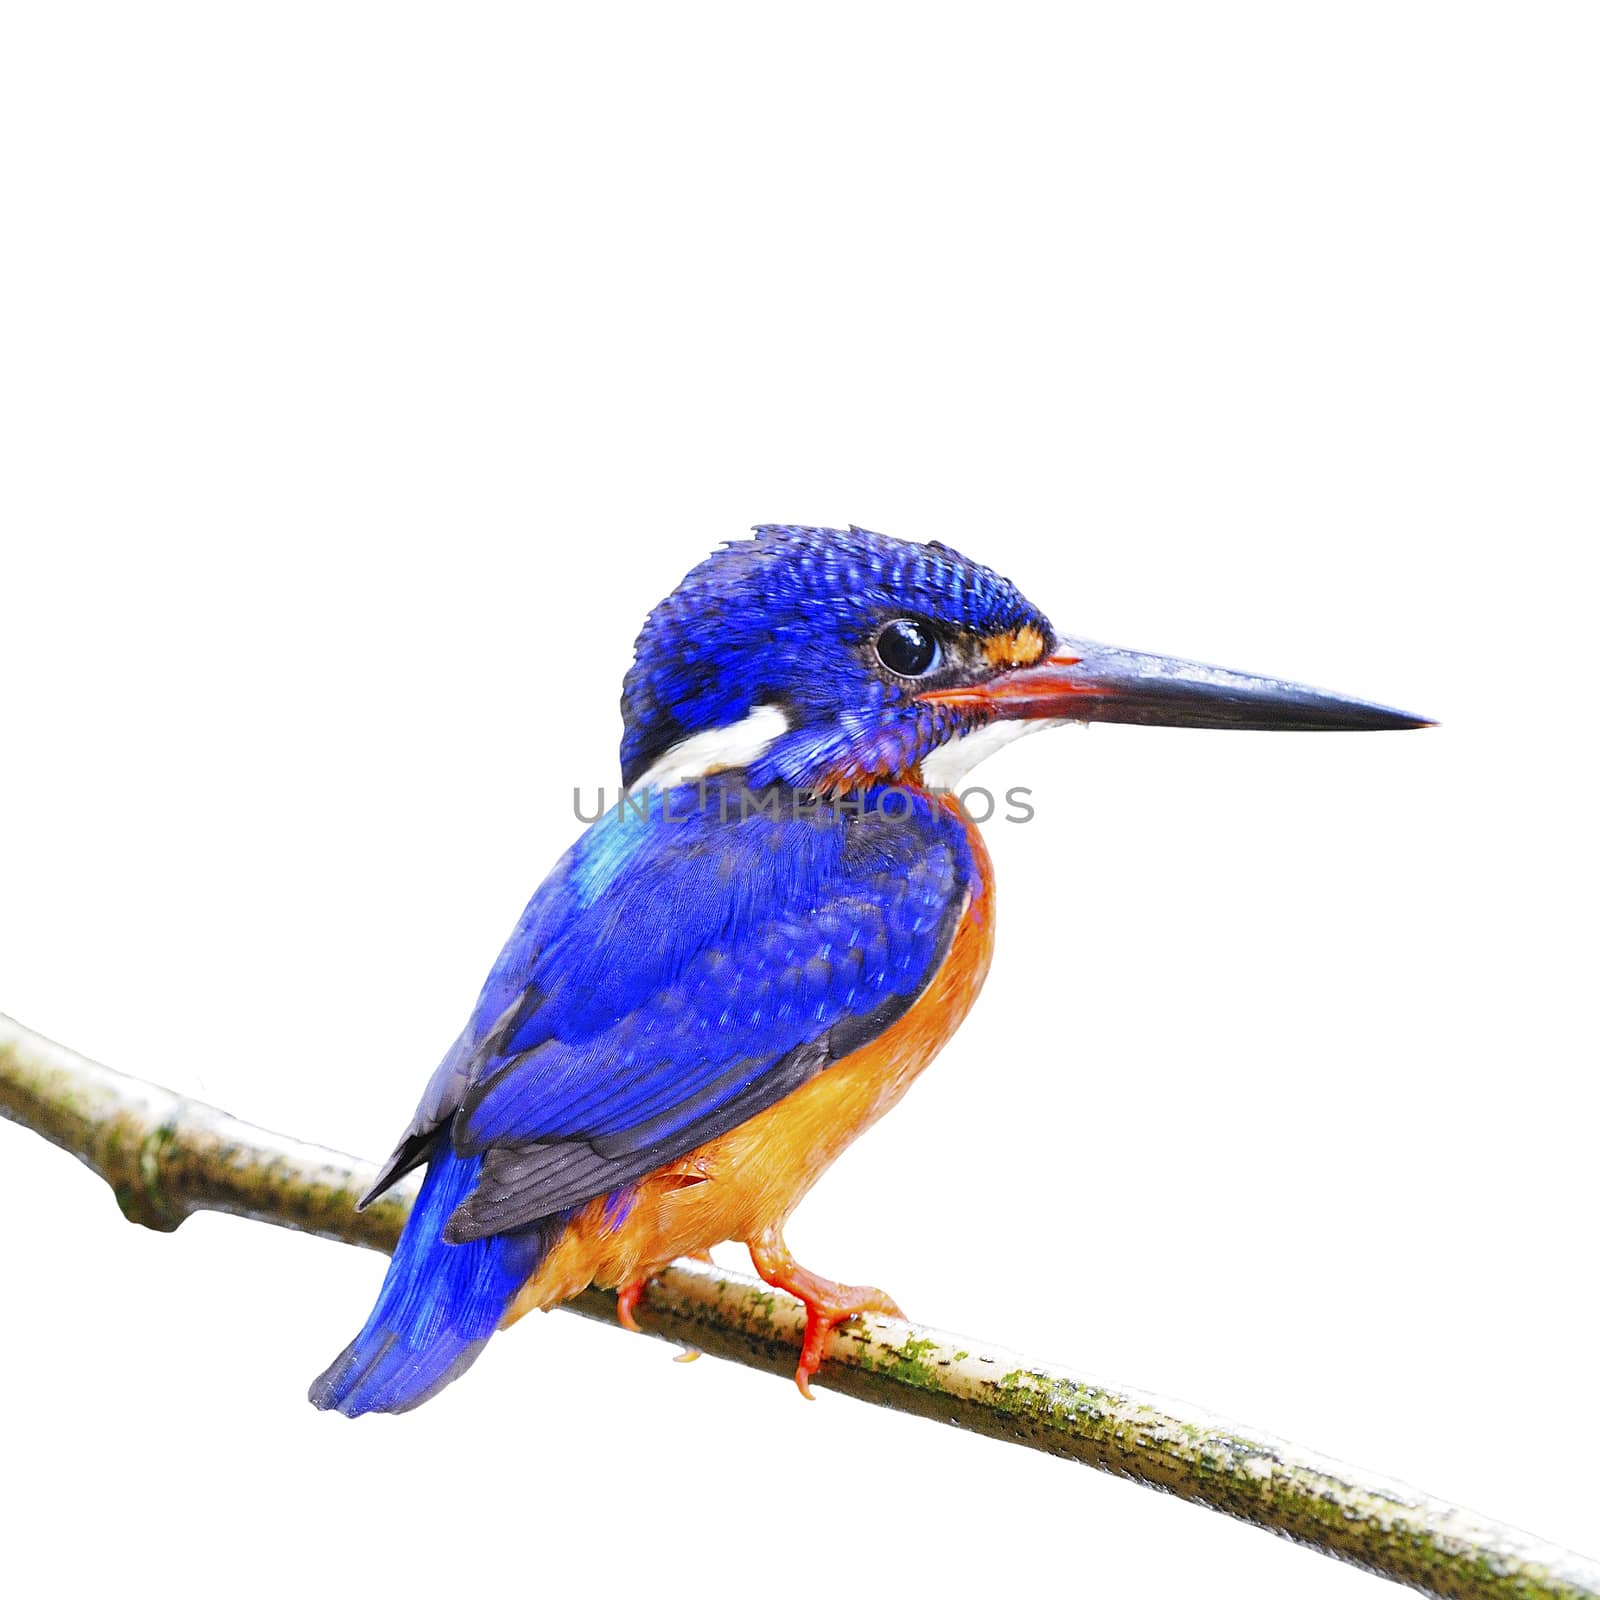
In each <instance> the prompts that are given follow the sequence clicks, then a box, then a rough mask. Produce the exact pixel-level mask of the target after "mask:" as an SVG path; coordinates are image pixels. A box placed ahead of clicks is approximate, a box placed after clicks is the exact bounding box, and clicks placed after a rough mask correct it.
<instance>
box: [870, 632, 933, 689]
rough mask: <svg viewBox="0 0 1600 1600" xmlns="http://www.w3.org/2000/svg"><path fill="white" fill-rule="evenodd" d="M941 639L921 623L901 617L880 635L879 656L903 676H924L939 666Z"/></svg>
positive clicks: (885, 664)
mask: <svg viewBox="0 0 1600 1600" xmlns="http://www.w3.org/2000/svg"><path fill="white" fill-rule="evenodd" d="M940 654H941V652H940V650H939V641H938V640H937V639H935V638H934V636H933V635H932V634H931V633H930V632H929V631H928V629H927V628H925V627H924V626H923V625H922V624H921V623H920V622H912V621H911V620H910V619H909V618H907V617H902V618H901V619H900V620H899V621H898V622H891V623H889V624H888V626H887V627H885V628H884V630H883V632H882V633H880V634H879V635H878V659H879V660H880V661H881V662H882V663H883V664H884V666H886V667H887V668H888V669H889V670H890V671H891V672H894V673H898V674H899V676H900V677H902V678H921V677H923V676H925V675H926V674H927V673H930V672H932V671H933V669H934V668H935V667H936V666H938V665H939V657H940Z"/></svg>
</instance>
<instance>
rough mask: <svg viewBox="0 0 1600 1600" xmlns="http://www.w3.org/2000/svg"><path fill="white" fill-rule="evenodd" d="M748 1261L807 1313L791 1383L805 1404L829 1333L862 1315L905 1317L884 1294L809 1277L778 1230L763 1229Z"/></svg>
mask: <svg viewBox="0 0 1600 1600" xmlns="http://www.w3.org/2000/svg"><path fill="white" fill-rule="evenodd" d="M745 1248H746V1249H747V1250H748V1251H749V1252H750V1260H751V1261H752V1262H753V1263H754V1264H755V1269H756V1271H757V1272H759V1273H760V1274H761V1276H762V1278H763V1279H764V1280H765V1281H766V1282H767V1283H770V1284H771V1285H772V1287H773V1288H774V1289H786V1290H787V1291H788V1292H789V1293H790V1294H792V1295H794V1296H795V1298H796V1299H798V1300H801V1301H803V1302H804V1304H805V1308H806V1339H805V1344H804V1345H803V1346H802V1347H801V1351H800V1365H799V1366H798V1367H797V1368H795V1374H794V1381H795V1386H796V1387H797V1388H798V1389H799V1391H800V1393H801V1394H803V1395H804V1396H805V1397H806V1399H807V1400H809V1399H811V1398H812V1394H811V1378H812V1375H813V1374H814V1373H815V1372H816V1371H817V1369H818V1368H819V1367H820V1366H821V1365H822V1347H823V1345H824V1344H825V1343H826V1342H827V1338H828V1335H829V1333H830V1332H831V1331H832V1330H833V1329H834V1328H835V1327H836V1326H837V1325H838V1324H839V1323H841V1322H845V1321H848V1320H849V1318H851V1317H854V1316H857V1315H859V1314H860V1313H861V1312H863V1311H876V1312H877V1313H878V1314H879V1315H880V1316H884V1317H898V1316H902V1315H903V1314H904V1313H902V1311H901V1310H900V1307H899V1306H897V1305H896V1304H895V1303H894V1301H893V1300H891V1299H890V1298H889V1296H888V1295H886V1294H885V1293H884V1292H883V1290H882V1289H871V1288H856V1287H853V1286H851V1285H850V1284H844V1283H833V1282H832V1281H830V1280H829V1279H827V1278H819V1277H818V1276H817V1274H816V1273H814V1272H809V1271H807V1270H806V1268H804V1267H802V1266H801V1265H800V1263H799V1262H798V1261H796V1260H795V1258H794V1257H793V1256H792V1255H790V1254H789V1247H788V1245H786V1244H785V1243H784V1242H783V1231H782V1229H780V1228H767V1229H765V1230H764V1231H763V1232H761V1233H759V1234H757V1236H756V1237H755V1238H754V1239H748V1240H746V1241H745Z"/></svg>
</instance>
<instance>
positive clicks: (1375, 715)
mask: <svg viewBox="0 0 1600 1600" xmlns="http://www.w3.org/2000/svg"><path fill="white" fill-rule="evenodd" d="M920 698H921V699H923V700H925V701H928V702H930V703H932V704H935V705H951V706H964V707H969V708H972V709H980V708H981V709H982V710H983V711H985V712H986V713H987V714H988V716H989V717H991V718H995V719H1012V718H1027V719H1029V720H1032V719H1035V718H1054V717H1059V718H1065V719H1068V720H1070V721H1073V722H1135V723H1142V724H1144V725H1146V726H1148V727H1162V728H1258V729H1265V730H1271V731H1274V732H1281V731H1287V730H1294V729H1303V730H1308V731H1310V730H1316V731H1334V730H1360V729H1381V728H1430V727H1432V726H1433V723H1432V722H1431V721H1430V719H1429V718H1427V717H1414V716H1412V715H1410V713H1408V712H1405V711H1391V710H1390V709H1389V708H1388V707H1387V706H1376V705H1372V704H1370V703H1369V702H1368V701H1365V700H1350V699H1347V698H1346V697H1345V696H1343V695H1337V694H1325V693H1323V691H1322V690H1320V689H1308V688H1306V687H1305V686H1304V685H1302V684H1298V683H1285V682H1283V680H1282V679H1280V678H1257V677H1253V676H1251V675H1250V674H1249V673H1244V672H1231V671H1229V670H1228V669H1227V668H1226V667H1207V666H1202V665H1201V664H1200V663H1199V662H1198V661H1180V660H1178V659H1177V658H1176V657H1173V656H1153V655H1146V654H1145V653H1144V652H1143V651H1139V650H1121V649H1118V648H1117V647H1116V646H1114V645H1105V644H1094V643H1092V642H1090V641H1089V640H1087V639H1061V640H1058V641H1057V644H1056V650H1055V653H1054V654H1053V655H1051V656H1050V657H1049V658H1048V659H1046V660H1044V661H1041V662H1039V663H1038V664H1037V665H1036V666H1032V667H1021V668H1018V669H1017V670H1015V671H1013V672H1006V673H1002V674H1000V675H999V676H998V677H994V678H990V679H988V680H987V681H986V682H984V683H979V684H969V685H965V686H961V687H951V688H948V689H935V690H932V691H930V692H929V693H927V694H924V695H922V696H921V697H920Z"/></svg>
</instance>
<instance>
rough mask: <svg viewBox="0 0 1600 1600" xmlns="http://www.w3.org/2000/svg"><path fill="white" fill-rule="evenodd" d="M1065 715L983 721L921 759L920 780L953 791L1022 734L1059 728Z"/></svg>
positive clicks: (936, 787)
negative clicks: (964, 779)
mask: <svg viewBox="0 0 1600 1600" xmlns="http://www.w3.org/2000/svg"><path fill="white" fill-rule="evenodd" d="M1070 720H1071V719H1070V718H1067V717H1044V718H1041V719H1039V720H1037V721H1017V722H986V723H984V724H983V726H982V727H980V728H974V729H973V730H972V731H971V732H970V733H962V734H957V736H956V737H955V738H954V739H947V740H946V741H945V742H944V743H943V744H942V745H940V746H939V748H938V749H937V750H935V751H933V752H932V753H931V754H929V755H925V756H924V757H923V758H922V781H923V782H924V783H925V784H927V786H928V787H929V788H930V789H950V790H954V789H955V788H956V787H957V785H958V784H959V783H960V782H961V780H962V779H963V778H964V777H966V775H967V774H968V773H969V772H971V771H972V769H973V768H974V767H975V766H977V764H978V763H979V762H980V761H982V760H984V759H985V758H986V757H988V756H992V755H993V754H994V753H995V751H996V750H1003V749H1004V748H1005V747H1006V746H1007V745H1008V744H1013V743H1015V742H1016V741H1017V740H1018V739H1020V738H1022V736H1023V735H1024V734H1028V733H1037V732H1038V731H1039V729H1041V728H1059V727H1061V726H1062V724H1063V723H1065V722H1067V721H1070Z"/></svg>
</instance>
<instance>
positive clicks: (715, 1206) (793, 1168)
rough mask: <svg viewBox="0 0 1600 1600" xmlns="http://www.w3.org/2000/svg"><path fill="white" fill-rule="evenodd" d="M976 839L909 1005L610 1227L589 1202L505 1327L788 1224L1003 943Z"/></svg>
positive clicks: (889, 1098)
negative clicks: (958, 901) (943, 951)
mask: <svg viewBox="0 0 1600 1600" xmlns="http://www.w3.org/2000/svg"><path fill="white" fill-rule="evenodd" d="M943 803H944V804H945V805H946V806H949V807H952V808H953V807H954V802H953V801H951V800H948V799H946V800H945V801H944V802H943ZM967 836H968V839H969V841H970V843H971V847H972V855H973V859H974V862H975V863H976V866H977V869H978V874H979V879H980V883H981V890H980V891H978V892H975V893H974V894H973V896H972V898H971V900H970V901H969V902H968V904H967V908H966V911H965V912H964V913H963V915H962V918H961V923H960V926H959V927H958V928H957V930H956V936H955V938H954V939H953V940H952V941H951V944H950V950H949V952H948V954H947V955H946V956H945V959H944V962H943V963H942V965H941V966H940V968H939V970H938V972H937V973H935V974H934V977H933V980H932V982H931V983H929V985H928V987H927V988H926V989H924V990H923V992H922V994H921V995H920V996H919V997H918V999H917V1001H916V1003H915V1004H914V1005H913V1006H912V1007H911V1009H910V1010H909V1011H907V1012H906V1013H905V1015H904V1016H902V1017H901V1018H900V1019H899V1020H898V1021H897V1022H895V1023H893V1024H891V1025H890V1026H889V1027H888V1028H886V1029H885V1030H884V1031H883V1032H882V1033H881V1034H880V1035H879V1036H878V1037H877V1038H876V1039H874V1040H873V1041H872V1043H871V1044H868V1045H866V1046H864V1047H863V1048H862V1049H860V1050H858V1051H856V1052H855V1054H854V1055H849V1056H846V1057H845V1058H844V1059H843V1060H842V1061H837V1062H835V1063H834V1064H833V1065H832V1066H831V1067H828V1068H826V1069H825V1070H824V1071H822V1072H820V1073H818V1074H817V1076H816V1077H814V1078H812V1079H811V1080H810V1082H809V1083H805V1084H802V1085H801V1087H800V1088H798V1089H796V1090H795V1091H794V1093H793V1094H791V1095H788V1096H787V1097H786V1098H784V1099H782V1100H780V1101H779V1102H778V1103H777V1104H776V1105H775V1106H771V1107H769V1108H768V1109H767V1110H765V1111H763V1112H761V1113H759V1114H758V1115H757V1116H754V1117H752V1118H751V1119H750V1120H749V1121H748V1122H745V1123H741V1124H740V1126H738V1127H737V1128H734V1129H732V1130H731V1131H729V1132H728V1133H725V1134H723V1135H722V1136H721V1137H720V1138H717V1139H713V1140H712V1141H711V1142H710V1143H709V1144H704V1145H701V1147H700V1148H699V1149H698V1150H695V1151H692V1152H691V1153H690V1154H689V1155H687V1156H684V1157H683V1158H682V1159H681V1160H678V1161H675V1162H673V1163H672V1165H671V1166H670V1167H666V1168H664V1169H663V1170H662V1171H660V1172H657V1173H652V1174H651V1175H650V1176H649V1177H647V1178H643V1179H641V1180H640V1182H639V1184H638V1185H637V1196H636V1199H635V1201H634V1204H633V1207H632V1209H631V1210H630V1211H629V1212H628V1213H627V1215H626V1217H625V1218H623V1219H622V1220H621V1221H620V1223H615V1225H613V1222H615V1219H614V1218H613V1219H612V1222H608V1220H607V1217H606V1202H605V1198H604V1197H603V1196H602V1197H601V1198H600V1199H597V1200H592V1201H590V1202H589V1204H588V1205H587V1206H586V1207H584V1209H583V1210H582V1211H581V1212H579V1214H578V1215H577V1216H576V1217H575V1218H574V1219H573V1221H572V1223H571V1225H570V1226H569V1227H568V1228H567V1230H566V1232H565V1233H564V1234H563V1235H562V1236H561V1238H560V1240H559V1241H558V1242H557V1243H556V1245H555V1247H554V1248H553V1249H552V1250H551V1252H550V1254H549V1255H547V1256H546V1257H545V1259H544V1261H543V1263H542V1264H541V1265H540V1268H539V1270H538V1272H537V1273H535V1274H534V1276H533V1277H532V1278H531V1279H529V1281H528V1282H527V1283H526V1284H525V1285H524V1286H523V1288H522V1290H521V1292H520V1293H519V1294H518V1295H517V1297H516V1299H515V1300H513V1301H512V1303H511V1305H510V1308H509V1309H508V1310H507V1312H506V1315H505V1317H504V1319H503V1320H502V1323H501V1326H502V1327H505V1326H509V1325H510V1324H511V1323H513V1322H515V1321H516V1320H517V1318H518V1317H520V1316H522V1315H523V1314H524V1313H525V1312H528V1311H533V1310H535V1309H543V1308H545V1307H548V1306H553V1305H557V1304H559V1303H560V1302H561V1301H563V1300H566V1299H568V1298H569V1297H570V1296H572V1295H575V1294H578V1293H579V1292H580V1291H582V1290H584V1289H586V1288H588V1286H589V1285H590V1284H591V1283H598V1284H600V1285H602V1286H603V1287H605V1288H612V1287H614V1286H616V1285H617V1284H623V1283H633V1282H636V1281H637V1280H639V1279H641V1278H647V1277H649V1276H650V1275H651V1273H653V1272H657V1271H659V1270H660V1269H661V1268H662V1267H664V1266H665V1265H666V1264H667V1263H668V1262H669V1261H673V1260H676V1259H677V1257H679V1256H683V1255H690V1254H692V1253H693V1252H695V1251H697V1250H707V1249H710V1247H711V1246H712V1245H714V1244H720V1243H722V1242H723V1241H724V1240H727V1239H737V1240H746V1239H753V1238H755V1237H756V1236H757V1235H758V1234H759V1233H761V1232H762V1231H763V1230H764V1229H767V1228H771V1227H777V1226H781V1225H782V1223H783V1222H784V1220H785V1219H786V1218H787V1217H788V1215H789V1213H790V1212H792V1211H793V1210H794V1208H795V1207H796V1206H797V1205H798V1204H799V1203H800V1200H801V1198H802V1197H803V1196H804V1195H805V1193H806V1191H807V1190H809V1189H810V1187H811V1186H812V1184H814V1183H815V1182H816V1181H817V1179H818V1178H819V1177H821V1175H822V1174H823V1172H825V1171H826V1170H827V1168H828V1167H829V1166H831V1165H832V1164H833V1162H834V1161H836V1160H837V1159H838V1158H839V1156H840V1155H841V1154H842V1153H843V1152H844V1149H845V1147H846V1146H847V1145H848V1144H849V1143H850V1142H851V1141H852V1140H853V1139H855V1138H856V1137H858V1136H859V1135H860V1134H861V1133H863V1132H865V1131H866V1129H868V1128H870V1127H871V1126H872V1124H873V1123H874V1122H876V1121H877V1120H878V1118H879V1117H881V1116H882V1115H883V1114H884V1112H886V1111H887V1110H888V1109H889V1108H890V1107H891V1106H893V1105H894V1104H895V1103H896V1102H897V1101H898V1100H899V1099H900V1097H901V1096H902V1095H903V1094H904V1093H905V1092H906V1090H907V1089H908V1088H910V1086H911V1081H912V1079H913V1078H915V1077H916V1076H917V1074H918V1073H919V1072H921V1071H922V1069H923V1068H924V1067H925V1066H927V1064H928V1063H929V1062H930V1061H932V1060H933V1058H934V1057H935V1056H936V1055H937V1054H938V1053H939V1051H940V1050H941V1049H942V1048H943V1046H944V1044H945V1041H946V1040H948V1039H949V1037H950V1036H951V1034H953V1033H954V1032H955V1031H956V1029H957V1028H958V1027H960V1026H961V1022H962V1020H963V1018H965V1016H966V1014H967V1012H968V1011H969V1010H971V1008H972V1002H973V1001H974V1000H976V999H977V997H978V991H979V989H981V988H982V987H983V980H984V978H985V976H986V975H987V974H988V971H989V958H990V955H991V954H992V952H993V949H994V872H993V868H992V866H991V865H990V862H989V853H988V851H987V850H986V849H985V848H984V844H983V840H982V839H981V838H980V837H979V835H978V830H977V828H976V827H974V826H973V825H972V824H971V823H968V824H967Z"/></svg>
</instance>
